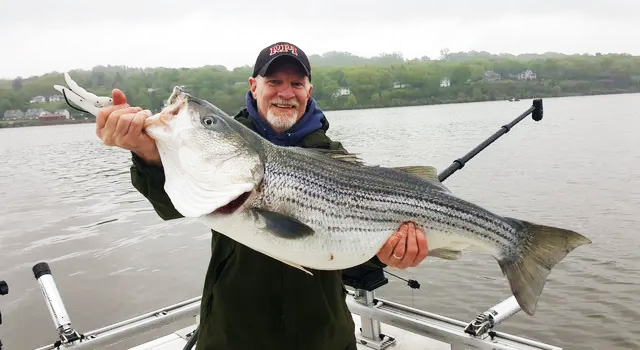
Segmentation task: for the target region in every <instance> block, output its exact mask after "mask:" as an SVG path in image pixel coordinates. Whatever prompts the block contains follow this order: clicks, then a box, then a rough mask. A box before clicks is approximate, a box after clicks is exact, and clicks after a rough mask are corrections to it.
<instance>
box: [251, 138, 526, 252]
mask: <svg viewBox="0 0 640 350" xmlns="http://www.w3.org/2000/svg"><path fill="white" fill-rule="evenodd" d="M284 157H287V158H286V161H284V159H285V158H284ZM267 158H268V159H271V161H267V166H266V167H265V180H264V181H265V184H266V185H265V189H266V190H265V193H264V195H265V196H268V197H273V198H284V199H285V203H286V202H287V201H288V202H289V203H296V204H295V205H293V206H291V207H287V206H286V205H282V206H278V207H271V208H270V209H274V210H284V212H285V213H286V214H288V215H291V216H292V217H295V218H296V219H298V220H301V221H303V222H305V223H307V224H309V225H313V226H315V225H320V227H323V226H324V228H325V229H326V231H328V232H332V231H336V229H339V230H343V231H354V232H356V234H357V233H358V230H359V229H362V228H366V231H380V232H384V233H388V232H389V231H390V230H391V232H393V230H395V229H396V228H397V224H398V222H403V221H415V222H416V223H417V224H418V225H420V226H430V228H431V229H435V230H438V231H441V233H442V234H447V233H449V232H457V233H465V234H466V233H468V234H469V236H472V235H477V236H480V237H483V238H484V239H486V240H487V241H489V242H497V243H498V244H499V245H500V246H501V247H508V246H510V245H513V244H515V243H517V239H516V238H515V237H516V236H515V230H514V229H513V228H512V227H509V226H508V225H507V224H506V223H505V221H504V220H503V219H501V218H499V217H496V216H492V215H491V214H490V213H488V212H486V211H483V210H478V208H477V207H475V206H470V205H468V204H467V203H464V202H463V201H460V200H457V199H456V198H455V197H453V199H454V201H453V202H452V199H451V198H452V197H451V196H448V195H447V194H446V193H445V192H442V191H429V189H430V187H429V186H425V185H424V182H422V183H421V182H420V181H417V180H415V179H414V178H412V177H411V176H409V175H404V174H402V173H397V172H389V171H387V170H386V169H384V168H378V169H376V168H372V171H373V172H374V173H373V174H372V173H368V172H362V171H354V170H357V166H354V165H352V164H349V163H344V162H342V163H337V164H336V163H335V162H334V163H332V164H330V165H331V166H332V167H331V168H326V167H323V165H324V164H323V163H325V162H326V157H325V156H322V155H318V156H316V157H313V156H310V155H309V154H306V152H297V153H296V152H293V153H292V152H287V153H286V154H281V153H279V152H277V150H274V152H273V154H268V155H267ZM314 163H315V164H314ZM272 169H273V170H272ZM375 172H377V173H378V174H376V173H375ZM271 181H273V182H274V185H273V186H271V187H272V189H273V192H270V182H271ZM416 190H418V191H416ZM299 198H306V200H300V201H296V200H295V199H299ZM311 201H316V206H315V208H314V210H312V211H309V210H307V209H308V208H309V207H306V206H304V205H299V204H297V203H298V202H301V203H305V202H311ZM439 203H440V204H439ZM445 203H449V204H450V205H448V206H447V205H444V204H445ZM451 203H453V204H451ZM351 213H352V215H349V214H351ZM372 213H375V218H376V219H373V217H374V215H372ZM446 214H449V215H453V216H454V217H456V218H457V219H456V220H453V221H452V220H450V216H446ZM447 217H449V219H448V220H447ZM334 221H339V224H337V225H333V226H331V225H329V224H328V223H332V222H334ZM309 239H311V238H309ZM314 239H317V238H314ZM355 241H358V239H355ZM508 251H511V252H513V251H514V249H501V250H500V251H498V252H496V253H500V255H498V257H499V256H501V254H502V253H505V252H508Z"/></svg>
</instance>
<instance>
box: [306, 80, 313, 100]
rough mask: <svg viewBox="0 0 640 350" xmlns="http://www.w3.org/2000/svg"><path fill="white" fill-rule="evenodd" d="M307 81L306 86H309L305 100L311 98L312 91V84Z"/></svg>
mask: <svg viewBox="0 0 640 350" xmlns="http://www.w3.org/2000/svg"><path fill="white" fill-rule="evenodd" d="M306 79H307V84H309V91H308V92H307V99H309V98H310V97H311V92H312V91H313V84H311V82H310V81H309V80H308V79H309V78H306Z"/></svg>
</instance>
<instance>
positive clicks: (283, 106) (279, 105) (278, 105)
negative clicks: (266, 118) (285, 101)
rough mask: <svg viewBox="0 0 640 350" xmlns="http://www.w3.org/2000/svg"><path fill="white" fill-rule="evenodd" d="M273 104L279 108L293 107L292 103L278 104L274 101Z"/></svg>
mask: <svg viewBox="0 0 640 350" xmlns="http://www.w3.org/2000/svg"><path fill="white" fill-rule="evenodd" d="M273 105H274V106H276V107H280V108H293V107H294V106H293V105H281V104H278V103H274V104H273Z"/></svg>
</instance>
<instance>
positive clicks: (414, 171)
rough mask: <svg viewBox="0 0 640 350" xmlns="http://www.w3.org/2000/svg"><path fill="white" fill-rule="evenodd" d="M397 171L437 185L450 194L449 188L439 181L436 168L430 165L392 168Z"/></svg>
mask: <svg viewBox="0 0 640 350" xmlns="http://www.w3.org/2000/svg"><path fill="white" fill-rule="evenodd" d="M391 169H395V170H399V171H402V172H404V173H407V174H409V175H412V176H415V177H417V178H419V179H422V180H424V181H427V182H429V183H430V184H433V185H435V186H436V187H438V188H440V189H442V190H444V191H447V192H450V191H449V189H448V188H446V187H445V186H444V185H443V184H442V182H440V180H438V171H437V170H436V168H434V167H432V166H428V165H414V166H401V167H395V168H391Z"/></svg>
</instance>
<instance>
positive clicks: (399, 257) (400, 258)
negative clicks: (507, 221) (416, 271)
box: [391, 253, 403, 260]
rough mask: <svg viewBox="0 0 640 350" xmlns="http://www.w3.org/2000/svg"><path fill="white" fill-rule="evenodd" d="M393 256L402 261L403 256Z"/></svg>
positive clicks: (394, 254)
mask: <svg viewBox="0 0 640 350" xmlns="http://www.w3.org/2000/svg"><path fill="white" fill-rule="evenodd" d="M391 255H393V257H394V258H396V259H398V260H402V258H403V256H397V255H396V253H393V254H391Z"/></svg>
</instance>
